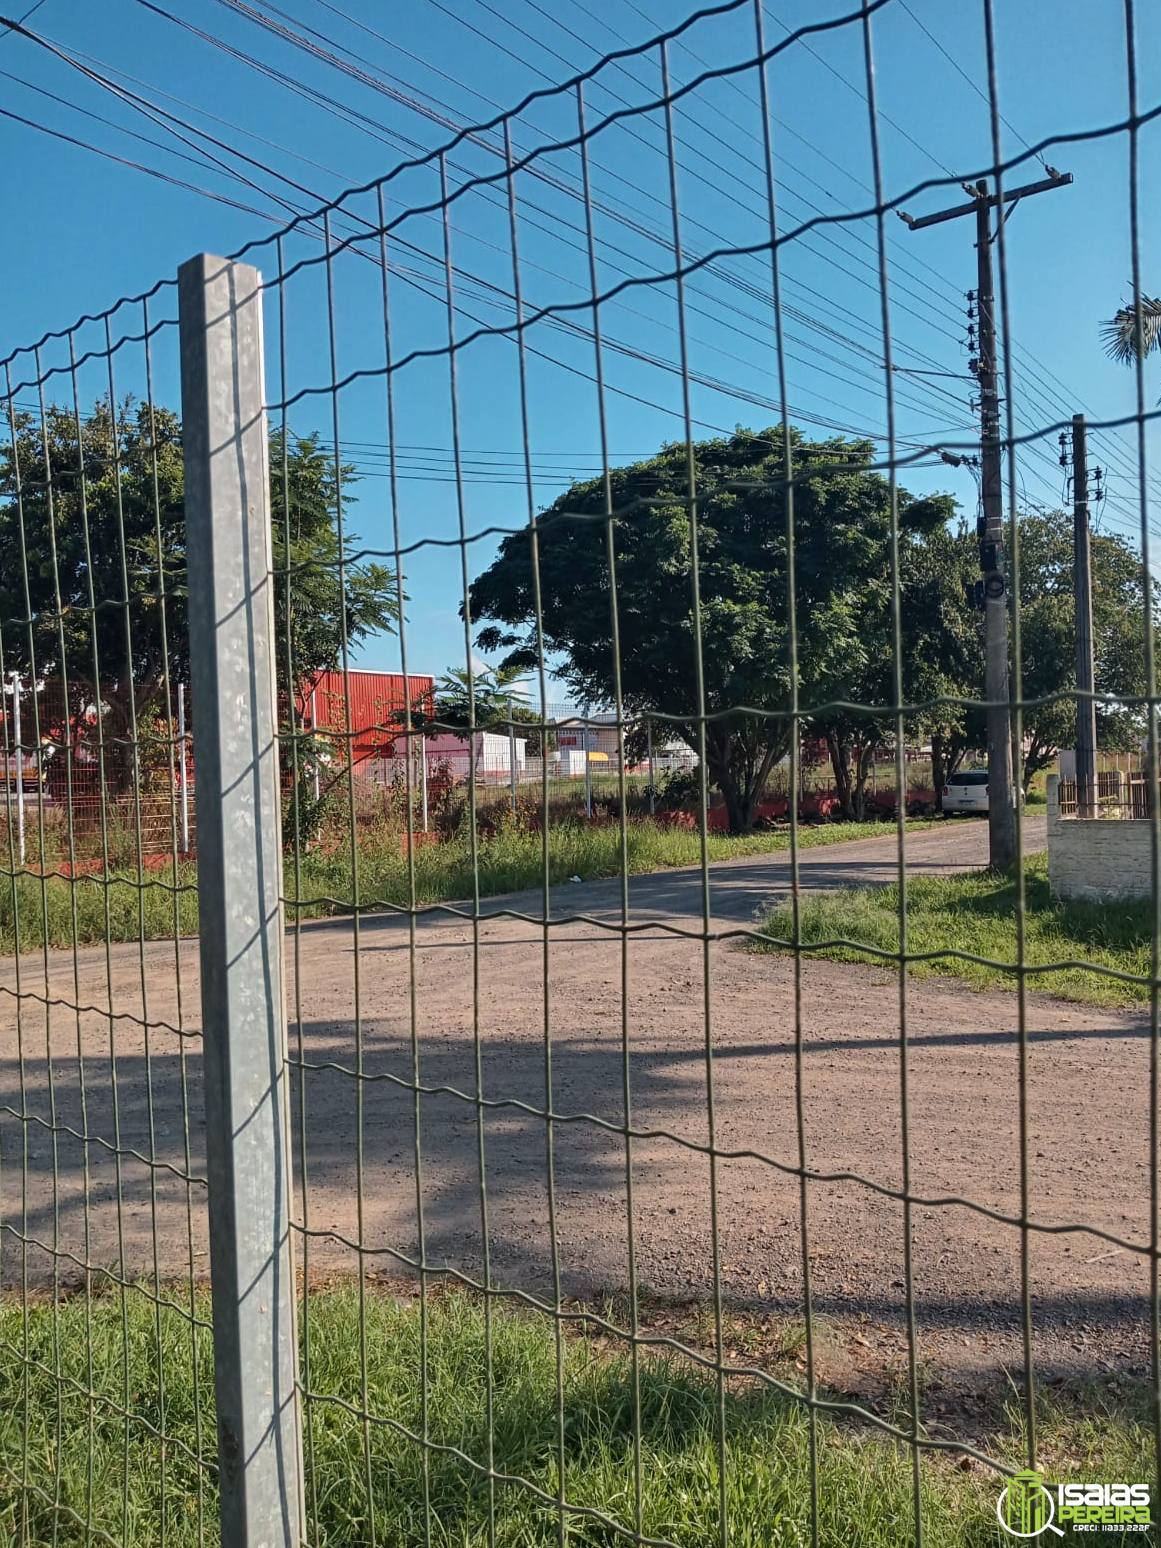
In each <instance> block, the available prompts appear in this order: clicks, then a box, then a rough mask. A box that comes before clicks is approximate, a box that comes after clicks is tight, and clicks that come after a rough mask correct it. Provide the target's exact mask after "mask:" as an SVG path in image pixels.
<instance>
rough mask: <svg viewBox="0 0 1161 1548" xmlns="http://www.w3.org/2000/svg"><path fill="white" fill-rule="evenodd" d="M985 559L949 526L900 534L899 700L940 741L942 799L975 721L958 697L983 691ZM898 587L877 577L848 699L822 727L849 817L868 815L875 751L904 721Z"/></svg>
mask: <svg viewBox="0 0 1161 1548" xmlns="http://www.w3.org/2000/svg"><path fill="white" fill-rule="evenodd" d="M976 563H978V561H977V559H976V556H975V555H974V554H972V553H971V552H970V551H965V548H964V544H963V541H962V537H960V536H959V535H957V534H956V533H955V532H953V531H952V530H951V529H950V528H949V527H947V526H946V525H940V526H937V527H935V528H932V529H929V530H924V531H921V532H908V531H904V532H903V533H902V534H901V536H900V540H899V557H898V565H899V569H898V576H899V602H898V624H899V637H900V643H901V647H902V649H901V651H900V652H899V660H900V665H901V674H900V675H901V678H902V698H901V700H900V701H899V702H900V703H901V704H903V705H910V706H912V707H913V708H912V711H911V713H910V714H908V715H906V716H905V717H904V721H903V734H904V737H905V738H906V739H907V740H909V741H911V740H916V739H920V740H927V739H928V738H929V739H930V741H931V746H932V764H933V780H934V784H935V790H936V799H937V802H938V799H939V793H940V791H941V790H942V787H943V782H944V778H945V776H946V774H947V773H948V772H949V771H950V767H954V764H953V763H952V762H951V760H952V759H953V758H954V757H955V752H954V751H953V750H952V749H953V747H954V746H955V745H956V744H957V743H959V745H961V746H962V743H960V738H961V737H962V734H963V732H964V730H965V725H966V721H967V715H966V714H965V711H964V709H963V708H962V707H961V706H959V705H957V704H955V703H949V702H948V701H949V700H953V699H955V698H962V697H970V696H972V695H974V694H975V695H978V693H979V692H980V682H981V681H982V671H983V655H982V649H981V643H980V638H979V628H978V625H977V623H976V620H975V618H974V616H973V615H972V614H971V613H970V612H969V611H968V609H967V606H966V603H965V592H966V588H967V585H968V582H969V581H970V580H971V579H972V576H973V570H972V566H973V564H976ZM892 590H893V588H892V587H891V586H890V585H889V584H885V583H884V582H883V581H873V582H872V583H871V584H869V585H868V587H867V590H866V593H865V603H864V612H863V619H862V627H861V629H860V633H859V640H858V648H857V651H855V652H853V653H852V656H851V660H850V669H849V684H848V692H847V694H846V699H847V703H846V705H844V706H842V707H836V708H831V709H828V710H827V711H826V712H825V713H824V714H822V715H820V716H818V717H816V719H815V720H814V722H813V726H812V730H813V731H814V733H815V735H817V736H818V737H819V738H820V739H821V740H823V741H825V743H826V747H827V751H828V753H829V754H830V760H831V769H832V772H833V775H834V782H835V790H836V793H837V795H838V798H839V801H840V803H841V806H842V812H843V815H844V816H845V817H848V818H854V819H857V820H861V819H862V817H863V816H864V815H865V807H866V793H867V782H868V778H869V775H870V771H871V763H872V759H873V757H874V753H875V750H876V748H878V747H879V746H881V745H882V743H883V742H884V741H886V740H889V739H893V738H894V737H895V735H896V731H897V729H898V722H897V718H896V714H895V704H896V694H897V679H896V645H895V617H896V609H895V607H894V604H893V599H892ZM959 756H960V757H962V751H960V752H959Z"/></svg>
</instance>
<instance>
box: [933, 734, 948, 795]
mask: <svg viewBox="0 0 1161 1548" xmlns="http://www.w3.org/2000/svg"><path fill="white" fill-rule="evenodd" d="M931 783H932V785H933V786H934V787H935V810H936V811H937V812H941V811H942V810H943V787H944V785H945V784H946V783H947V781H946V779H945V778H944V757H943V733H942V731H934V732H932V736H931Z"/></svg>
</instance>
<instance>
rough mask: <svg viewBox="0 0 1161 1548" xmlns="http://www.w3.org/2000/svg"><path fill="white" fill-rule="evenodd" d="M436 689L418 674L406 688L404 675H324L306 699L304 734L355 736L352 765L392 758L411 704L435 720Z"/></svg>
mask: <svg viewBox="0 0 1161 1548" xmlns="http://www.w3.org/2000/svg"><path fill="white" fill-rule="evenodd" d="M434 688H435V682H434V679H433V678H430V677H417V676H416V675H415V674H414V673H412V674H411V675H410V676H409V677H408V678H407V679H406V682H405V680H404V677H403V674H402V672H364V671H351V672H348V673H346V675H345V677H344V674H343V673H342V672H321V673H320V674H319V676H318V677H317V678H315V680H314V682H313V683H311V684H309V685H306V686H304V687H303V689H302V692H301V694H300V698H299V703H300V705H301V708H302V715H303V722H304V729H305V730H318V731H323V732H326V731H329V732H333V733H334V734H335V735H336V736H340V737H347V736H349V738H350V745H351V762H352V764H359V763H363V762H365V761H366V760H367V759H368V758H382V757H390V756H392V754H391V752H390V751H389V749H391V748H393V747H394V744H395V741H396V738H397V737H398V736H399V733H400V732H401V731H402V730H403V727H404V725H405V723H406V711H407V706H408V703H409V702H410V705H411V712H412V715H413V716H414V715H420V714H424V715H430V714H432V713H433V701H434ZM348 706H349V708H348ZM348 717H349V718H348ZM402 750H403V749H402V748H400V749H399V751H400V752H402Z"/></svg>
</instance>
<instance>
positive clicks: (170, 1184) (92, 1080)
mask: <svg viewBox="0 0 1161 1548" xmlns="http://www.w3.org/2000/svg"><path fill="white" fill-rule="evenodd" d="M172 323H173V295H172V289H171V288H170V287H168V286H159V287H157V288H156V289H155V290H154V291H153V292H151V293H150V294H149V295H148V296H145V297H141V298H138V299H137V300H136V301H133V302H126V303H123V304H122V305H120V306H119V307H117V308H115V309H114V310H113V311H112V312H110V313H108V314H106V315H104V316H102V317H98V318H95V319H85V320H84V321H82V322H81V323H78V324H77V325H76V326H75V327H73V328H70V329H68V330H66V331H65V332H63V333H61V334H58V335H54V336H52V337H51V338H46V339H43V340H41V342H40V344H39V345H38V346H36V347H35V348H34V349H32V350H28V351H20V352H17V353H16V354H14V355H12V356H10V357H9V358H8V359H7V361H6V362H5V388H4V391H5V398H6V404H5V421H6V423H5V446H4V450H3V453H0V457H2V464H3V474H2V477H3V501H4V517H3V540H2V541H3V548H4V561H3V563H4V572H5V579H4V582H3V592H4V600H3V605H2V606H3V615H2V617H0V653H2V655H3V662H2V663H0V669H2V675H3V678H4V683H5V690H6V697H5V704H4V712H3V717H2V719H3V729H2V735H3V755H4V762H5V768H6V770H7V772H8V775H9V777H8V779H7V780H6V789H5V805H4V812H3V814H2V815H0V822H3V827H4V866H3V891H4V903H3V904H2V905H0V915H2V918H3V952H4V958H3V968H2V970H0V971H2V987H0V996H2V1000H3V1005H2V1007H0V1027H2V1028H3V1035H2V1039H0V1043H2V1048H3V1075H2V1086H3V1097H2V1098H0V1151H2V1160H3V1174H2V1178H0V1253H2V1256H3V1261H2V1267H0V1285H2V1288H0V1313H2V1316H3V1327H2V1335H0V1337H2V1362H3V1365H4V1369H5V1384H4V1390H5V1398H4V1408H5V1423H4V1439H3V1444H2V1445H0V1474H2V1476H3V1485H2V1487H0V1494H2V1495H3V1496H4V1498H5V1499H6V1500H7V1501H8V1505H7V1506H6V1515H5V1520H4V1527H5V1531H6V1533H9V1534H11V1536H10V1540H11V1541H13V1542H22V1543H24V1542H47V1541H50V1540H51V1541H54V1542H55V1541H64V1540H79V1539H75V1537H74V1534H75V1533H77V1532H78V1531H80V1532H83V1533H84V1535H85V1539H86V1540H88V1541H102V1542H109V1543H113V1542H126V1541H131V1540H132V1536H133V1533H134V1531H135V1530H136V1521H137V1519H138V1513H139V1511H140V1508H141V1507H140V1502H139V1501H138V1500H137V1498H136V1495H137V1490H136V1487H135V1479H136V1475H137V1473H138V1472H139V1470H140V1460H139V1459H140V1456H141V1454H142V1452H143V1451H144V1452H146V1453H148V1454H150V1455H151V1456H155V1457H157V1458H158V1466H157V1468H156V1472H155V1475H154V1488H153V1490H152V1492H151V1495H150V1507H151V1510H152V1513H153V1515H154V1518H155V1521H156V1523H157V1529H158V1530H159V1531H160V1532H161V1533H163V1534H164V1533H165V1532H166V1530H167V1529H168V1530H173V1529H175V1528H178V1527H180V1528H182V1529H184V1528H186V1527H189V1528H190V1529H191V1531H192V1533H193V1534H194V1535H195V1536H196V1537H197V1539H198V1540H199V1541H201V1540H204V1535H205V1529H206V1521H207V1513H208V1512H209V1510H210V1508H211V1507H210V1505H209V1504H208V1501H209V1500H210V1499H211V1498H212V1494H213V1491H214V1487H215V1481H214V1474H215V1461H214V1458H215V1447H214V1426H213V1416H212V1408H211V1411H210V1413H209V1414H208V1415H207V1414H206V1413H205V1411H204V1406H203V1405H204V1400H205V1396H206V1385H205V1375H206V1372H207V1370H209V1369H210V1368H211V1367H210V1365H209V1357H210V1324H209V1320H208V1317H209V1313H208V1306H207V1304H206V1301H205V1297H204V1295H203V1294H202V1292H201V1290H200V1289H199V1286H200V1282H201V1281H202V1280H203V1278H204V1276H205V1269H206V1250H207V1238H206V1219H205V1181H204V1177H203V1175H202V1170H203V1166H204V1139H203V1132H202V1130H203V1125H202V1122H201V1118H200V1113H201V1106H200V1093H196V1071H197V1066H198V1048H199V1043H200V1029H199V1027H198V1022H197V1017H196V1015H193V1016H192V1017H191V1014H190V1002H189V990H188V982H189V978H190V975H191V971H192V972H193V973H194V975H195V982H196V941H192V940H191V939H190V938H189V937H190V932H191V929H193V928H195V927H196V911H195V909H194V908H193V906H192V905H193V893H194V885H195V884H194V877H193V872H192V867H191V866H190V864H189V863H188V860H187V852H188V851H189V849H190V847H191V840H190V831H191V827H192V820H193V819H192V805H193V797H192V777H191V772H190V770H189V767H188V731H187V727H186V703H187V702H188V701H185V702H183V703H182V705H181V707H180V708H179V699H183V700H184V695H185V694H186V693H187V690H186V689H185V687H184V677H183V664H184V659H185V654H186V651H185V644H184V636H185V610H186V605H187V598H186V595H185V590H184V584H183V581H182V577H181V575H180V566H181V550H182V533H181V510H180V494H179V499H178V504H177V506H176V507H175V506H174V504H173V498H172V497H173V478H174V465H175V461H176V463H177V465H178V467H180V427H179V420H178V417H177V415H176V413H175V412H174V409H173V406H172V405H173V397H172V391H171V386H172V378H171V372H172V370H173V363H174V353H175V351H174V346H175V344H176V331H175V329H174V328H173V326H172ZM158 380H160V382H161V384H162V388H161V391H160V392H156V384H157V382H158ZM155 392H156V395H155ZM163 394H164V396H163ZM167 404H168V405H169V406H166V405H167ZM179 722H180V725H179ZM195 1093H196V1094H195ZM42 1307H43V1308H45V1309H47V1310H48V1311H50V1313H51V1321H50V1322H49V1323H47V1324H46V1322H45V1319H44V1317H43V1316H38V1309H39V1308H42ZM175 1395H176V1398H175ZM175 1402H176V1407H177V1408H178V1409H180V1410H181V1415H182V1417H181V1420H180V1421H179V1422H178V1423H176V1424H175V1423H174V1422H173V1421H172V1420H171V1410H172V1409H173V1408H174V1406H175ZM46 1412H47V1414H48V1415H49V1418H48V1419H47V1420H46V1418H45V1415H46ZM131 1496H132V1498H131Z"/></svg>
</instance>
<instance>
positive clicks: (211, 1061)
mask: <svg viewBox="0 0 1161 1548" xmlns="http://www.w3.org/2000/svg"><path fill="white" fill-rule="evenodd" d="M178 299H179V323H180V335H181V401H182V444H183V449H184V459H185V512H186V544H187V551H188V565H189V594H190V597H191V598H192V599H195V605H194V606H192V607H191V608H190V686H191V690H192V694H193V719H194V723H195V724H196V725H197V728H198V734H197V741H196V744H195V747H194V758H195V774H196V778H197V792H198V909H199V921H200V922H199V934H200V937H201V990H202V1028H203V1059H204V1069H205V1101H206V1160H207V1180H208V1183H209V1210H210V1277H211V1283H212V1288H213V1322H214V1382H215V1390H216V1393H217V1409H218V1466H219V1480H220V1486H221V1540H222V1544H223V1548H298V1545H299V1544H300V1542H301V1541H302V1539H303V1537H304V1515H305V1512H304V1509H303V1491H302V1437H301V1426H300V1418H299V1408H298V1394H297V1390H296V1386H295V1379H296V1374H297V1370H298V1349H297V1340H296V1327H295V1281H294V1263H293V1256H292V1252H291V1237H290V1140H289V1137H290V1122H289V1118H290V1113H289V1099H288V1081H287V1070H286V1017H285V1009H284V1003H283V979H282V944H283V921H282V908H281V903H280V897H281V892H282V837H281V822H280V811H279V770H278V735H277V732H278V723H277V714H276V701H275V654H274V651H275V641H274V605H273V584H272V580H271V574H270V568H271V544H270V503H269V477H268V469H267V439H266V414H265V410H264V407H263V404H264V394H263V369H262V292H261V276H260V275H259V273H258V271H257V270H256V269H252V268H250V267H249V266H248V265H246V264H238V263H229V262H227V261H226V260H225V259H222V258H214V257H210V256H208V255H206V254H201V255H200V256H199V257H196V258H191V259H190V260H189V262H188V263H185V264H183V265H182V267H181V269H180V270H179V273H178Z"/></svg>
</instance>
